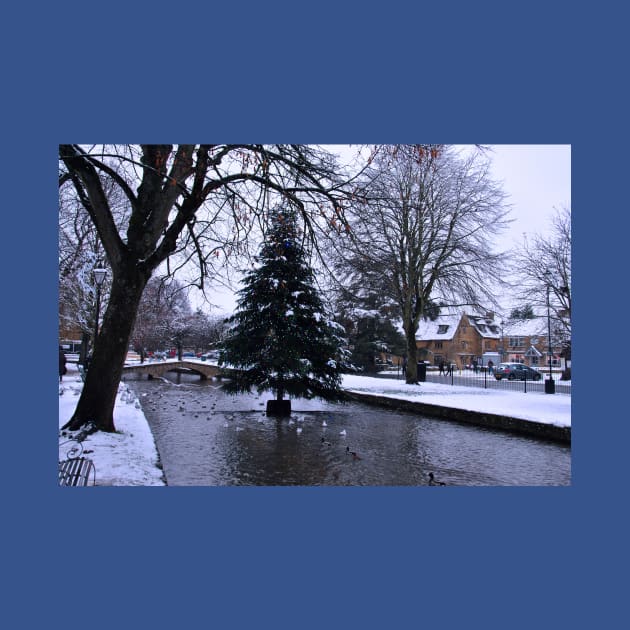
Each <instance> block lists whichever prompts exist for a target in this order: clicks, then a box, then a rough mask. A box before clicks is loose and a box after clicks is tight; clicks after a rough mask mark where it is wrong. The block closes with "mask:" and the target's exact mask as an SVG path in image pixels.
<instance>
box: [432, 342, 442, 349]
mask: <svg viewBox="0 0 630 630" xmlns="http://www.w3.org/2000/svg"><path fill="white" fill-rule="evenodd" d="M433 347H434V348H435V349H436V350H437V349H441V348H442V342H441V341H436V342H435V343H434V344H433Z"/></svg>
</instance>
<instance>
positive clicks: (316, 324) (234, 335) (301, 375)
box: [221, 208, 345, 401]
mask: <svg viewBox="0 0 630 630" xmlns="http://www.w3.org/2000/svg"><path fill="white" fill-rule="evenodd" d="M270 214H271V216H270V225H269V228H268V230H267V233H266V234H265V239H264V242H263V245H262V247H261V250H260V253H259V255H258V258H257V263H258V264H257V266H256V267H255V268H254V269H253V270H252V271H250V272H249V273H248V274H247V275H246V277H245V279H244V282H243V288H242V289H241V290H240V291H239V293H238V296H239V300H238V303H237V311H236V313H235V314H234V315H233V316H232V317H231V318H230V320H228V321H229V323H230V324H231V330H230V332H229V334H228V337H227V339H226V340H225V342H224V343H223V346H222V352H221V362H222V363H223V364H224V365H226V366H229V367H231V368H234V369H236V373H235V374H234V376H233V378H231V380H230V381H228V382H226V384H225V386H224V387H225V389H226V390H227V391H229V392H232V393H236V392H249V391H251V389H252V387H255V388H256V389H257V391H258V392H259V393H261V392H263V391H267V390H271V391H273V392H274V393H275V395H276V400H278V401H281V400H284V397H285V395H288V396H290V397H293V398H313V397H318V398H323V399H326V400H339V399H341V398H342V395H341V389H340V384H341V368H342V361H343V357H344V350H343V346H344V344H345V339H343V336H342V335H343V333H344V329H343V327H341V326H340V325H339V324H336V323H335V322H333V321H332V320H331V318H330V317H328V316H327V315H326V311H325V308H324V305H323V302H322V299H321V297H320V295H319V293H318V291H317V289H316V287H315V284H314V273H313V269H312V267H311V266H310V264H309V263H308V260H307V255H306V252H305V249H304V245H303V242H302V236H301V232H300V230H299V229H298V225H297V221H296V217H295V214H294V213H293V211H292V210H290V209H287V208H276V209H274V210H273V211H272V212H271V213H270Z"/></svg>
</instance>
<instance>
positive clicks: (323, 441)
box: [322, 438, 332, 446]
mask: <svg viewBox="0 0 630 630" xmlns="http://www.w3.org/2000/svg"><path fill="white" fill-rule="evenodd" d="M322 444H323V445H324V446H332V445H331V443H330V442H328V441H326V440H325V439H324V438H322Z"/></svg>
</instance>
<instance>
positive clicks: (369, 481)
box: [128, 374, 571, 486]
mask: <svg viewBox="0 0 630 630" xmlns="http://www.w3.org/2000/svg"><path fill="white" fill-rule="evenodd" d="M128 384H129V385H130V386H132V387H133V388H134V389H135V390H136V392H137V394H138V396H139V398H140V400H141V402H142V404H143V410H144V413H145V415H146V417H147V420H148V421H149V424H150V426H151V430H152V431H153V435H154V437H155V441H156V445H157V448H158V451H159V453H160V458H161V461H162V465H163V467H164V474H165V476H166V479H167V482H168V485H172V486H173V485H174V486H177V485H212V486H215V485H216V486H223V485H268V486H278V485H308V486H314V485H315V486H317V485H324V486H328V485H357V486H366V485H367V486H383V485H385V486H388V485H391V486H405V485H427V483H428V473H429V472H433V473H434V474H435V476H436V478H437V479H439V480H441V481H444V482H446V483H447V485H464V486H479V485H482V486H488V485H569V484H570V483H571V448H570V446H565V445H560V444H555V443H552V442H545V441H540V440H536V439H532V438H527V437H522V436H519V435H512V434H510V433H505V432H499V431H493V430H490V429H483V428H477V427H471V426H468V425H460V424H457V423H451V422H447V421H444V420H435V419H432V418H428V417H424V416H418V415H415V414H413V413H408V412H396V411H392V410H389V409H378V408H375V407H371V406H366V405H362V404H360V403H354V402H353V403H348V404H331V403H325V402H322V401H306V400H294V401H293V409H294V411H293V414H292V416H291V418H285V419H282V420H277V419H276V418H271V417H267V416H266V414H265V413H264V409H265V404H266V400H267V399H268V398H269V397H270V396H269V395H266V394H265V395H262V396H257V395H250V396H242V395H241V396H229V395H226V394H224V393H223V392H222V391H221V389H220V382H218V381H199V380H198V377H197V376H188V375H179V374H178V375H173V377H172V380H169V381H159V380H153V381H144V380H137V381H129V382H128ZM342 431H345V432H346V435H342ZM322 438H323V441H322ZM347 447H350V450H352V451H355V452H356V453H357V456H356V457H354V456H352V455H351V454H349V453H348V452H347Z"/></svg>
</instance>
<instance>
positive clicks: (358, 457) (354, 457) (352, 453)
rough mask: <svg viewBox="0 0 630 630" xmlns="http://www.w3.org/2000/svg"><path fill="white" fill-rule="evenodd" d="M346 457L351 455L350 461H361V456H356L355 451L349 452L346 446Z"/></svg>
mask: <svg viewBox="0 0 630 630" xmlns="http://www.w3.org/2000/svg"><path fill="white" fill-rule="evenodd" d="M346 455H352V459H361V456H360V455H357V452H356V451H351V450H350V447H349V446H346Z"/></svg>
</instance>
